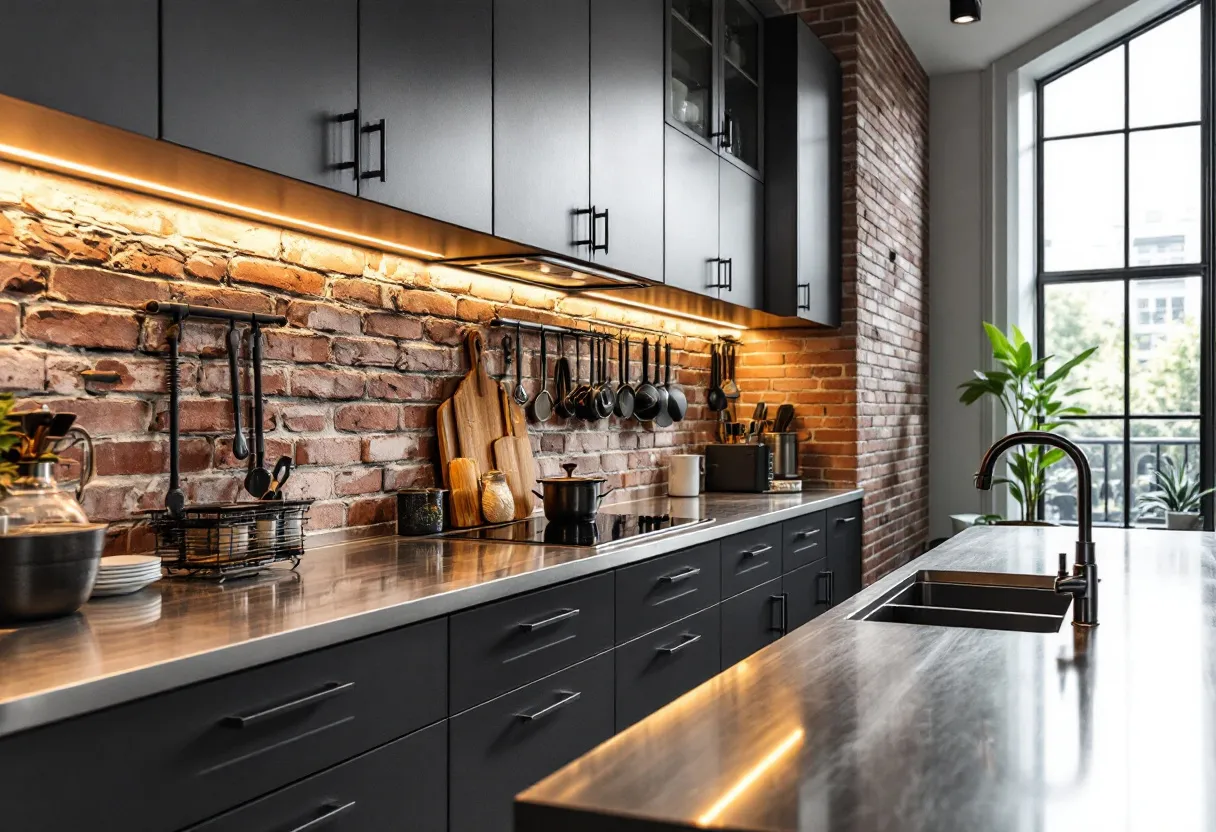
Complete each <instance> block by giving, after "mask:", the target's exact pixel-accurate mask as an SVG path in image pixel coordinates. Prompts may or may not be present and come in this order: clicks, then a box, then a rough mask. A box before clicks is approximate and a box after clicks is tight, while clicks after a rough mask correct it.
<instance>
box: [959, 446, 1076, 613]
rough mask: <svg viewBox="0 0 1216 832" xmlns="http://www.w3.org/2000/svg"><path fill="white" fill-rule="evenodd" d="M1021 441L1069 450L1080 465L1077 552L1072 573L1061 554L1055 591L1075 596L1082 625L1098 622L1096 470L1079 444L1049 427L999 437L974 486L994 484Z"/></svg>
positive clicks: (1074, 600)
mask: <svg viewBox="0 0 1216 832" xmlns="http://www.w3.org/2000/svg"><path fill="white" fill-rule="evenodd" d="M1021 445H1049V446H1051V447H1053V448H1059V449H1060V450H1061V451H1063V452H1064V453H1066V454H1068V458H1069V459H1071V460H1072V462H1073V464H1074V465H1075V466H1077V555H1076V559H1075V560H1074V562H1073V568H1072V574H1071V575H1069V574H1068V573H1067V571H1066V570H1065V556H1064V555H1060V572H1059V575H1058V576H1057V577H1056V592H1058V593H1060V594H1061V595H1066V594H1067V595H1071V596H1073V602H1072V620H1073V623H1074V624H1079V625H1081V626H1082V627H1096V626H1097V625H1098V564H1097V562H1096V561H1095V560H1094V521H1093V508H1092V506H1091V505H1090V499H1091V495H1092V493H1093V491H1092V489H1091V483H1092V481H1093V474H1092V472H1091V471H1090V468H1089V460H1088V459H1086V458H1085V453H1084V452H1083V451H1082V450H1081V449H1080V448H1079V447H1077V445H1076V444H1075V443H1073V442H1070V441H1069V440H1067V439H1065V438H1064V437H1062V436H1057V435H1056V434H1054V433H1047V432H1046V431H1038V430H1027V431H1021V432H1019V433H1011V434H1009V435H1008V436H1006V437H1004V438H1003V439H998V440H997V441H996V442H995V443H994V444H993V446H992V447H991V448H989V449H988V453H986V454H984V459H983V461H981V462H980V470H979V473H977V474H976V475H975V487H976V488H978V489H980V490H981V491H988V490H990V489H991V488H992V472H993V470H994V469H995V468H996V461H997V460H998V459H1000V457H1001V454H1003V453H1005V451H1007V450H1009V449H1010V448H1016V447H1018V446H1021Z"/></svg>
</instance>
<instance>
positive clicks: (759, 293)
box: [718, 160, 764, 309]
mask: <svg viewBox="0 0 1216 832" xmlns="http://www.w3.org/2000/svg"><path fill="white" fill-rule="evenodd" d="M718 176H719V182H718V193H719V200H718V251H719V255H718V256H719V257H721V258H722V259H723V260H725V261H726V262H725V264H724V267H725V272H724V273H723V275H724V277H725V285H724V286H723V287H722V288H720V289H719V290H718V297H720V298H721V299H722V300H725V301H730V302H731V303H735V304H738V305H739V306H746V307H748V308H749V309H759V308H760V306H761V304H762V302H763V300H764V287H763V280H764V185H762V184H761V183H760V182H758V181H756V180H755V179H753V178H752V177H751V176H750V175H749V174H747V173H745V172H744V171H743V170H741V169H739V168H737V167H735V166H734V165H733V164H731V163H730V162H727V161H725V160H724V161H723V162H722V168H721V170H720V171H719V174H718Z"/></svg>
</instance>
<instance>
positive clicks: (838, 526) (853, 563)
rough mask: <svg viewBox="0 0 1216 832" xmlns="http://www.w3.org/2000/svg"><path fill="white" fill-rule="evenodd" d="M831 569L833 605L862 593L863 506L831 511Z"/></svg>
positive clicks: (828, 534) (829, 513)
mask: <svg viewBox="0 0 1216 832" xmlns="http://www.w3.org/2000/svg"><path fill="white" fill-rule="evenodd" d="M826 516H827V526H828V528H827V544H828V568H829V569H830V570H831V572H832V604H833V605H836V604H839V603H841V602H843V601H847V600H848V599H850V598H852V597H853V596H854V595H856V594H857V593H859V592H861V503H860V502H856V503H849V504H847V505H843V506H837V507H836V508H830V509H828V511H827V515H826Z"/></svg>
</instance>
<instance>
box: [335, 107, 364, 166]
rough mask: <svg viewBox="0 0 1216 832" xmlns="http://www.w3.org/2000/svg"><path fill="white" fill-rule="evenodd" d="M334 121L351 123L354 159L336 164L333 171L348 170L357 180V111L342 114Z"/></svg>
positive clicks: (358, 137) (358, 138)
mask: <svg viewBox="0 0 1216 832" xmlns="http://www.w3.org/2000/svg"><path fill="white" fill-rule="evenodd" d="M334 121H335V122H336V123H338V124H345V123H346V122H348V121H349V122H350V123H351V135H352V136H354V154H355V155H354V158H353V159H351V160H350V161H348V162H338V163H337V164H336V165H334V170H349V171H352V173H353V175H354V178H355V179H358V178H359V140H360V136H359V111H358V110H357V109H356V110H351V111H350V112H349V113H342V114H341V115H339V116H335V117H334Z"/></svg>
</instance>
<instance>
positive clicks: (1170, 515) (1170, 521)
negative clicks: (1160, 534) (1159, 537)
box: [1165, 511, 1203, 532]
mask: <svg viewBox="0 0 1216 832" xmlns="http://www.w3.org/2000/svg"><path fill="white" fill-rule="evenodd" d="M1165 527H1166V528H1167V529H1170V530H1171V531H1176V532H1198V531H1203V515H1201V514H1190V513H1187V512H1181V511H1167V512H1166V513H1165Z"/></svg>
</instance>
